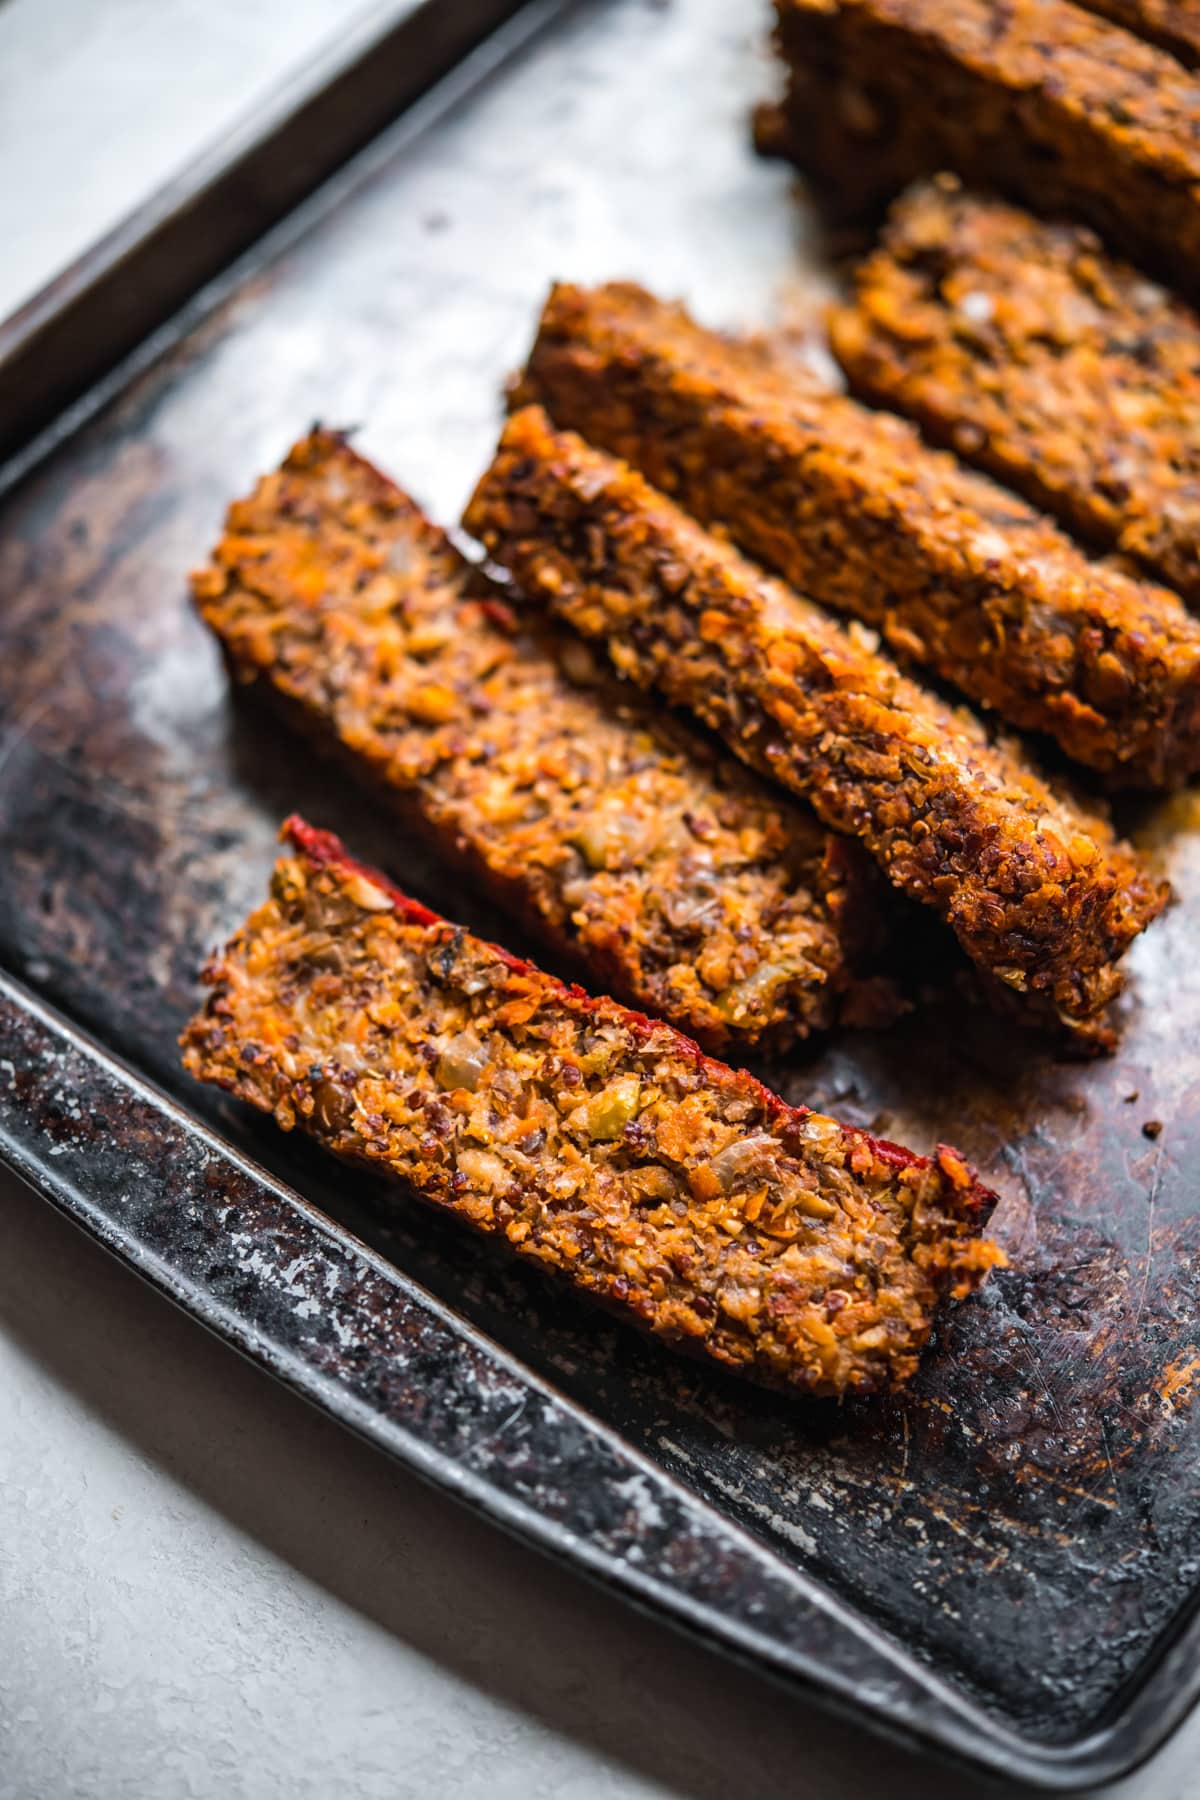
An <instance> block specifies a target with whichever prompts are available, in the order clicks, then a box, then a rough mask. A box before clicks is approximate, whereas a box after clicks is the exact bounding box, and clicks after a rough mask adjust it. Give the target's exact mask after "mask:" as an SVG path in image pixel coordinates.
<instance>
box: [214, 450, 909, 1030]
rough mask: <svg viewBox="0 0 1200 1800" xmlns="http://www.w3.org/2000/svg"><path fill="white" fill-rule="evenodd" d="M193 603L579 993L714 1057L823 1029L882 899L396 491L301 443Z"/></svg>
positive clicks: (849, 984)
mask: <svg viewBox="0 0 1200 1800" xmlns="http://www.w3.org/2000/svg"><path fill="white" fill-rule="evenodd" d="M194 589H195V593H196V598H197V601H198V604H199V606H200V610H201V612H202V614H203V616H204V618H205V619H206V620H207V622H208V624H209V625H210V626H212V628H213V630H214V631H215V632H216V633H217V635H218V636H219V637H220V639H221V642H222V644H223V645H224V647H225V649H226V652H227V653H228V656H229V658H230V661H231V662H232V664H233V667H234V669H235V671H236V672H237V674H238V675H239V676H240V677H241V678H242V679H243V680H247V681H251V680H260V681H262V682H263V683H264V684H267V685H268V686H269V687H270V689H271V690H273V691H274V692H275V693H276V694H278V695H279V696H281V697H282V698H283V699H284V700H285V701H287V702H288V703H290V710H293V711H296V712H298V713H299V715H300V719H301V722H302V723H303V724H305V725H306V726H307V727H308V728H310V729H315V731H316V733H317V734H318V736H319V737H320V738H321V739H322V740H323V741H326V742H329V743H331V744H333V745H335V746H337V747H339V748H340V749H341V750H342V751H343V752H344V753H345V754H346V756H347V757H348V759H349V760H350V762H351V763H352V765H353V766H354V767H355V768H356V769H358V770H360V771H361V772H363V773H365V774H367V775H371V776H373V777H374V778H375V782H376V785H377V787H378V788H379V790H380V791H382V792H383V793H384V794H386V795H388V796H390V797H392V798H393V799H395V800H397V801H399V802H400V804H401V806H402V808H403V810H404V812H405V815H406V817H408V818H409V819H411V820H413V821H414V822H415V823H416V824H417V825H418V826H419V827H420V828H421V829H422V830H423V831H424V832H425V833H426V834H427V835H428V836H430V837H432V838H433V840H434V841H435V842H436V843H437V844H438V845H439V846H440V847H441V848H442V849H443V850H444V851H446V852H448V853H449V854H450V855H451V856H453V857H455V858H457V859H458V860H459V861H460V862H461V863H463V864H465V865H466V867H467V868H468V870H469V872H470V873H471V874H472V875H474V876H475V877H477V878H479V879H480V880H482V882H483V883H484V884H485V885H486V886H487V887H488V888H489V889H490V890H491V892H492V893H493V894H494V896H495V897H496V898H497V899H498V900H500V901H501V902H502V903H504V904H507V905H508V906H509V907H510V909H511V910H512V911H514V912H515V913H517V914H519V915H520V916H521V917H522V918H523V919H524V920H525V921H526V922H527V923H528V924H530V925H531V927H532V928H533V929H534V930H536V931H538V932H540V933H541V935H542V936H543V938H545V937H547V936H549V938H550V939H551V940H552V941H553V942H554V943H555V944H556V945H557V946H558V947H559V948H560V949H561V950H563V951H565V952H566V953H567V954H569V955H572V956H574V957H575V959H576V960H577V962H578V963H580V964H581V965H583V966H585V967H586V968H587V970H588V972H589V975H590V977H591V979H592V980H594V982H595V983H596V985H598V986H600V987H602V988H605V989H615V990H616V991H617V992H618V993H619V994H620V995H621V997H622V998H624V999H627V1000H630V1001H632V1002H633V1003H634V1004H635V1005H638V1006H642V1007H644V1008H646V1009H648V1010H649V1011H652V1012H658V1013H662V1014H663V1015H664V1016H665V1017H667V1018H670V1019H672V1020H673V1021H674V1022H675V1023H676V1024H678V1025H680V1026H681V1027H683V1029H685V1030H687V1031H688V1032H690V1033H691V1034H692V1035H693V1036H696V1037H698V1038H701V1039H702V1040H703V1041H704V1042H705V1043H706V1044H707V1045H709V1046H710V1047H720V1046H725V1045H732V1044H741V1045H743V1046H745V1047H746V1048H747V1049H750V1048H756V1047H758V1046H760V1045H764V1044H770V1045H771V1046H772V1047H775V1048H777V1047H779V1046H781V1045H786V1044H787V1043H789V1042H791V1041H794V1040H795V1039H797V1038H801V1037H804V1036H806V1035H807V1034H808V1033H809V1032H811V1031H815V1030H820V1029H824V1028H825V1027H827V1026H829V1025H831V1024H832V1023H833V1022H834V1021H835V1020H836V1019H837V1018H838V1016H839V1014H840V1015H841V1016H842V1017H843V1018H853V1019H855V1020H857V1021H859V1022H870V1023H875V1024H878V1023H884V1022H886V1021H887V1019H888V1017H889V1016H890V1015H891V1013H892V1012H893V1011H894V1006H895V997H894V993H893V991H892V990H891V989H890V987H889V986H888V984H886V983H885V982H883V981H882V980H880V979H861V980H860V979H859V975H860V965H865V961H866V958H867V956H868V954H870V953H871V952H872V951H873V948H874V947H875V946H876V944H877V943H878V942H879V941H880V940H882V938H883V935H884V932H883V907H882V904H881V901H882V897H883V893H884V891H885V890H884V889H883V884H882V883H881V882H880V881H879V878H878V875H877V873H876V871H875V869H874V868H873V866H872V865H871V863H870V859H869V858H867V857H866V856H865V855H864V853H863V852H862V850H861V849H860V847H859V846H858V845H857V844H855V843H853V842H852V841H850V840H848V839H846V838H839V837H837V836H835V835H834V834H832V833H831V832H829V831H827V830H826V829H825V828H824V827H822V826H821V825H819V824H818V822H817V820H816V818H815V817H814V815H813V814H812V813H811V812H810V811H809V810H808V808H807V807H805V806H803V805H799V804H797V803H795V802H794V801H792V800H791V799H790V798H789V797H788V796H786V795H784V794H782V793H777V792H775V791H773V790H772V789H770V788H768V787H767V786H766V784H765V783H762V782H760V781H759V780H757V779H756V778H754V777H752V776H750V775H748V774H747V772H746V771H745V770H744V769H742V768H741V767H740V765H739V764H738V763H737V762H735V761H734V759H733V758H732V757H730V756H728V755H726V754H723V753H722V752H721V751H720V750H719V749H717V748H716V747H715V746H713V745H711V744H710V743H709V742H708V741H707V740H705V739H703V738H701V736H700V735H699V734H698V733H695V732H692V731H690V730H688V729H687V728H685V727H684V726H683V725H682V724H680V723H677V722H675V721H673V720H672V719H671V718H670V717H669V716H663V715H662V713H661V709H656V708H654V707H653V706H652V705H650V704H648V703H647V702H645V701H644V700H643V699H642V698H641V696H639V695H637V694H635V693H633V692H632V691H631V690H630V689H629V687H628V685H627V684H624V683H621V682H618V681H616V680H615V679H614V677H613V676H612V673H611V671H610V670H609V669H608V665H607V662H606V661H605V662H603V663H602V664H597V661H596V658H595V654H594V652H593V651H592V650H591V649H590V648H589V647H588V646H587V645H586V644H585V643H583V642H582V641H581V640H579V639H578V638H576V637H574V636H573V635H572V634H570V633H567V632H564V631H561V630H555V629H553V628H544V629H543V628H538V629H525V630H523V631H519V630H518V629H517V627H516V622H515V620H514V618H513V615H512V613H511V612H510V611H509V609H508V608H507V607H506V606H505V605H503V604H502V603H501V602H500V601H499V600H498V598H497V593H498V590H496V589H495V588H493V587H492V586H491V585H490V584H488V583H486V582H485V581H483V580H482V578H481V577H480V576H479V575H478V573H477V572H476V571H474V570H473V569H472V568H471V566H470V565H469V564H468V563H467V562H466V561H465V560H464V559H463V558H462V557H461V556H460V555H459V553H458V551H457V550H456V549H455V548H454V547H453V545H452V544H451V543H450V542H449V540H448V539H447V537H446V535H445V533H444V532H442V531H440V530H439V529H438V528H437V527H436V526H434V525H433V524H431V523H430V521H429V520H428V519H427V518H426V517H425V516H424V515H423V514H422V512H421V511H420V509H419V508H418V507H417V506H416V504H415V503H414V502H413V501H412V500H410V499H409V498H408V496H407V495H405V494H403V493H401V491H400V490H399V489H398V488H397V487H396V486H395V485H394V484H393V483H392V482H390V481H389V480H388V479H387V478H386V477H385V476H383V475H382V474H380V473H379V471H378V470H376V469H374V468H372V466H371V465H370V464H369V463H367V462H365V461H364V460H363V458H362V457H360V456H358V455H356V454H355V452H354V451H353V450H351V449H350V447H349V446H348V445H347V444H346V443H345V442H344V441H343V439H342V438H341V437H339V436H338V435H337V433H334V432H329V431H315V432H313V433H312V434H311V435H310V436H309V437H307V438H305V439H303V440H302V441H301V442H300V443H299V444H297V445H296V446H295V448H294V449H293V450H292V452H291V454H290V455H289V456H288V458H287V460H286V462H285V463H284V465H283V467H282V468H281V469H279V470H277V471H276V472H275V473H273V474H271V475H268V476H266V477H265V478H264V479H263V480H262V481H260V482H259V483H258V486H257V487H256V488H255V490H254V492H253V493H252V494H251V495H250V496H249V498H247V499H245V500H240V501H237V502H236V503H235V504H234V505H233V507H232V508H231V509H230V513H229V519H228V525H227V529H226V532H225V535H224V537H223V538H222V539H221V542H220V543H219V544H218V546H217V548H216V551H215V552H214V556H213V560H212V562H211V564H210V565H209V566H208V568H206V569H204V570H202V571H200V573H199V574H198V575H196V576H195V578H194Z"/></svg>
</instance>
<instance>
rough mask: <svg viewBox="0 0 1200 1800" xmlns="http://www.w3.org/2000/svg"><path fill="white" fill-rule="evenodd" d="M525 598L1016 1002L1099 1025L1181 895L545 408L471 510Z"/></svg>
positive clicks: (514, 425) (1103, 828)
mask: <svg viewBox="0 0 1200 1800" xmlns="http://www.w3.org/2000/svg"><path fill="white" fill-rule="evenodd" d="M466 523H467V526H468V529H469V530H471V531H473V532H474V533H475V534H476V535H477V536H478V537H479V538H481V539H482V541H483V542H484V543H485V544H486V545H487V547H488V548H489V550H490V551H492V553H493V554H494V555H495V557H496V558H497V560H498V561H500V562H501V563H503V564H504V565H505V566H506V567H508V568H509V569H511V570H512V572H513V573H514V575H515V576H516V578H517V580H518V581H519V583H520V585H521V588H522V590H523V592H524V593H526V594H527V595H529V596H530V598H532V599H536V600H541V601H542V602H543V603H545V604H547V605H548V606H549V607H550V608H552V609H553V610H554V611H555V612H556V613H558V614H559V616H561V617H562V618H565V619H566V620H567V621H568V622H569V623H571V624H572V625H574V626H575V627H576V628H577V629H579V630H580V631H582V632H583V633H584V634H585V635H586V636H588V637H591V638H596V639H599V640H601V641H602V642H605V643H607V645H608V647H609V650H610V653H611V654H612V656H613V658H614V661H615V662H616V664H617V666H618V668H619V669H620V670H621V672H622V673H623V674H626V675H628V676H630V677H632V678H633V679H634V680H636V681H638V682H640V683H641V684H643V685H644V686H655V687H657V688H659V689H660V690H661V691H662V692H663V693H664V694H665V695H666V696H667V697H668V698H669V699H670V700H672V701H675V702H677V703H679V704H680V705H684V706H689V707H691V708H692V709H693V710H694V711H695V712H696V713H697V714H698V715H699V716H700V718H702V719H703V720H704V721H705V723H706V724H708V725H710V726H712V727H713V728H714V729H715V730H717V731H720V732H721V733H723V735H724V736H725V738H726V739H727V741H728V742H729V743H730V745H731V746H732V747H733V748H734V749H735V750H736V751H737V753H738V755H739V756H741V757H743V758H744V759H745V760H746V761H747V762H748V763H750V764H751V765H752V766H753V767H755V768H759V769H761V770H763V771H764V772H766V773H768V774H771V775H774V776H775V777H776V778H777V779H778V780H779V781H780V782H782V783H783V784H784V785H785V786H787V787H790V788H791V789H793V790H794V791H795V792H797V793H801V794H805V795H807V796H808V797H809V798H810V799H811V801H812V804H813V806H814V807H815V808H816V810H817V812H818V814H819V816H820V817H821V818H822V819H824V820H825V821H826V823H827V824H829V825H831V826H832V827H833V828H834V829H835V830H839V831H845V832H848V833H853V834H854V835H856V836H858V837H860V838H862V840H863V841H864V842H865V843H866V845H867V846H868V848H869V849H870V850H871V851H872V852H873V854H874V855H875V856H876V857H877V858H878V860H879V862H880V863H881V865H882V866H883V868H884V869H885V871H886V872H887V874H888V876H889V877H890V879H891V880H892V881H893V882H894V883H895V885H896V886H897V887H899V888H901V889H902V890H903V891H905V892H906V893H908V894H911V895H912V896H913V897H914V898H916V899H919V900H922V901H925V902H926V903H927V904H929V905H930V906H933V907H935V908H936V909H937V911H938V912H939V913H941V914H942V916H943V917H944V918H945V919H946V920H947V921H948V922H949V923H950V925H951V927H952V928H953V930H954V931H955V932H956V934H957V935H958V938H959V941H960V942H961V944H962V945H963V948H964V949H965V950H966V951H967V953H968V954H969V955H970V956H971V957H972V958H973V959H974V960H975V961H976V962H977V963H978V964H979V965H980V966H981V968H982V969H984V970H985V971H986V972H988V973H990V974H991V975H992V976H994V977H995V978H996V979H998V980H999V981H1001V982H1003V983H1005V984H1006V985H1007V986H1008V987H1009V988H1011V989H1013V990H1014V991H1016V992H1018V993H1021V994H1025V995H1034V996H1041V997H1042V998H1043V999H1046V1000H1049V1001H1051V1002H1052V1004H1053V1005H1054V1007H1055V1008H1056V1009H1057V1010H1058V1012H1059V1014H1060V1016H1062V1017H1063V1018H1064V1019H1066V1020H1068V1021H1071V1022H1073V1023H1074V1024H1076V1025H1082V1024H1085V1023H1087V1022H1088V1021H1091V1020H1093V1019H1094V1018H1095V1015H1096V1014H1097V1012H1098V1010H1099V1009H1100V1008H1102V1007H1103V1006H1104V1004H1105V1002H1106V1001H1107V1000H1109V999H1110V998H1111V997H1112V995H1113V994H1114V993H1115V992H1116V990H1117V988H1118V987H1119V985H1120V974H1119V971H1118V968H1117V962H1118V959H1119V958H1120V956H1121V955H1122V953H1123V952H1124V951H1125V950H1126V949H1127V948H1128V946H1129V944H1130V942H1131V941H1132V939H1133V938H1134V937H1135V936H1136V934H1137V933H1138V932H1139V931H1140V930H1141V929H1142V928H1143V927H1144V926H1145V925H1146V924H1147V923H1148V922H1149V921H1150V920H1151V919H1152V918H1153V917H1154V915H1155V914H1156V913H1157V912H1158V911H1159V909H1160V908H1161V906H1162V905H1163V903H1164V899H1165V888H1163V887H1162V886H1160V884H1159V883H1157V882H1156V881H1155V880H1153V879H1152V877H1151V876H1150V875H1149V873H1148V872H1147V870H1146V868H1145V867H1144V865H1143V864H1142V863H1141V862H1140V861H1138V859H1137V858H1135V856H1134V854H1133V852H1132V851H1131V850H1130V849H1129V848H1128V847H1127V846H1125V845H1123V844H1120V843H1117V842H1115V841H1114V839H1113V836H1112V833H1111V830H1110V828H1109V827H1108V825H1107V824H1106V823H1105V822H1104V821H1103V820H1101V819H1100V818H1098V817H1096V816H1095V815H1092V814H1089V813H1086V812H1084V811H1083V810H1082V809H1081V808H1080V807H1078V806H1076V805H1074V804H1073V803H1071V802H1070V801H1068V800H1067V799H1065V798H1063V797H1060V796H1058V795H1056V794H1055V793H1054V792H1052V791H1051V789H1050V788H1049V787H1048V786H1047V785H1046V783H1045V782H1044V781H1043V780H1042V779H1041V778H1040V777H1039V776H1038V775H1037V774H1036V773H1035V772H1034V771H1033V769H1032V768H1030V766H1029V765H1028V764H1027V763H1025V762H1024V761H1022V759H1021V756H1020V753H1019V751H1018V750H1017V749H1016V748H1015V747H1012V746H998V745H995V744H993V743H991V742H989V740H988V738H987V736H986V734H985V733H984V731H983V728H982V727H981V726H980V724H979V722H978V721H977V720H976V719H974V718H973V717H971V715H969V714H967V713H966V712H964V711H956V710H954V709H952V708H951V707H949V706H947V705H945V704H944V703H943V702H941V701H940V700H938V699H937V698H935V697H934V696H933V695H931V694H929V693H927V692H925V691H924V690H923V689H921V688H919V687H918V686H917V685H916V684H915V683H914V682H912V681H910V680H908V679H907V678H906V677H904V676H902V675H901V674H900V672H899V671H898V670H897V669H896V668H895V666H894V665H893V664H892V663H890V662H889V661H888V660H887V658H886V657H883V656H880V655H879V654H877V653H876V652H875V651H874V650H873V649H872V648H871V647H870V646H869V644H868V643H867V642H866V641H865V640H864V634H863V632H862V631H861V629H857V630H856V629H855V628H853V627H852V628H850V629H849V630H847V629H845V628H844V627H842V626H841V625H839V624H837V623H836V622H835V621H834V620H833V619H831V618H829V617H828V616H827V615H826V614H825V613H824V612H822V610H821V609H820V608H819V607H817V606H815V605H813V604H812V602H810V601H808V600H805V599H802V598H800V597H799V596H798V595H797V594H795V593H793V592H792V591H791V590H790V589H788V588H786V587H784V586H783V584H782V583H780V582H777V581H774V580H772V579H770V578H769V577H767V576H765V575H763V574H762V573H761V571H760V570H758V569H757V568H756V567H755V566H754V565H753V564H751V563H748V562H746V561H745V560H743V558H741V557H740V556H739V555H738V554H737V553H736V552H735V551H734V550H733V549H731V548H730V547H729V546H728V545H726V544H724V543H722V542H721V541H719V540H718V539H716V538H714V537H712V536H710V535H709V534H708V533H707V532H705V531H704V530H703V529H702V528H701V527H700V526H699V525H697V524H696V522H695V521H694V520H693V519H691V518H690V517H689V516H688V515H687V514H685V513H683V512H681V511H680V509H679V508H678V507H677V506H675V505H674V504H673V502H671V501H670V500H668V499H666V498H664V497H663V496H662V495H661V494H658V493H656V492H655V491H654V490H653V489H652V488H650V487H649V486H648V485H647V483H646V482H645V481H644V480H642V478H641V477H640V476H639V475H637V474H635V473H634V472H633V471H632V470H630V469H629V468H628V467H627V466H626V465H625V464H623V463H621V462H619V461H617V460H616V459H615V458H612V457H609V456H606V455H605V454H604V453H602V452H601V451H598V450H595V449H592V448H591V447H589V446H588V445H587V444H585V443H584V442H583V441H582V439H580V438H579V437H577V436H575V435H574V433H571V432H556V431H554V430H553V429H552V428H551V426H550V424H549V421H548V420H547V418H546V416H545V414H544V413H542V412H541V411H540V410H539V409H538V408H536V407H528V408H526V409H524V410H523V411H521V412H519V413H517V414H515V415H514V416H513V417H512V418H511V419H510V420H509V422H508V424H507V426H506V427H505V431H504V435H503V438H502V440H501V444H500V448H499V450H498V452H497V455H496V459H495V461H494V462H493V464H492V467H491V468H490V469H489V470H488V471H487V473H486V474H485V475H484V477H483V479H482V481H481V482H480V484H479V487H478V488H477V490H476V492H475V495H474V498H473V499H472V501H471V503H470V506H469V507H468V510H467V514H466Z"/></svg>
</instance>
